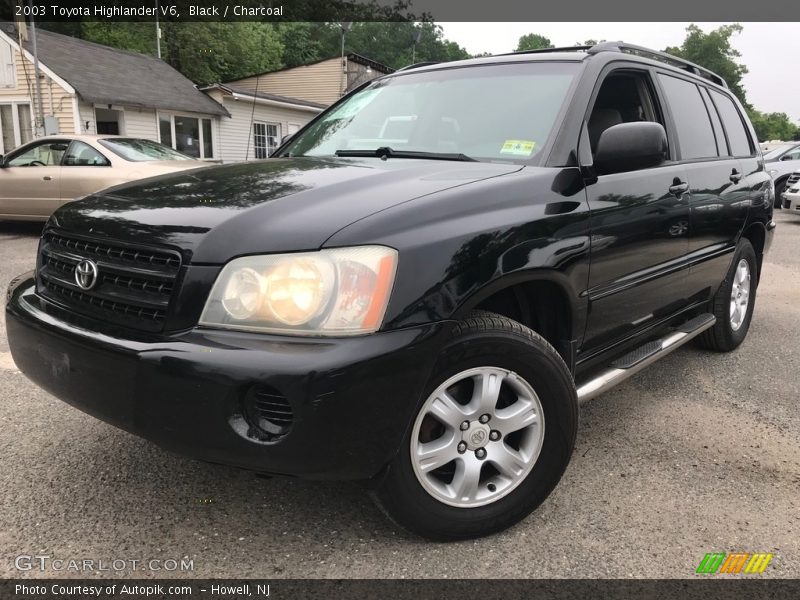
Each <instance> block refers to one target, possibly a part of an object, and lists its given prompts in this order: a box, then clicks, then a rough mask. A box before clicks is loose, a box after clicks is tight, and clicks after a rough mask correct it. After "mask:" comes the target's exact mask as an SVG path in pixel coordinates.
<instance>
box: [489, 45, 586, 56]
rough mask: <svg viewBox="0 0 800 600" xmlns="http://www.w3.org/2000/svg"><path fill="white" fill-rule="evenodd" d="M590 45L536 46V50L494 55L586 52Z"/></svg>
mask: <svg viewBox="0 0 800 600" xmlns="http://www.w3.org/2000/svg"><path fill="white" fill-rule="evenodd" d="M591 48H592V46H562V47H561V48H537V49H536V50H517V51H516V52H504V53H503V54H496V55H495V56H513V55H514V54H545V53H547V52H578V51H582V52H587V51H588V50H589V49H591Z"/></svg>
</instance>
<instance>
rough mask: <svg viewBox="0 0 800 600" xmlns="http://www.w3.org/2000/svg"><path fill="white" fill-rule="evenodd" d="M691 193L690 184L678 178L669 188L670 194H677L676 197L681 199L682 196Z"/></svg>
mask: <svg viewBox="0 0 800 600" xmlns="http://www.w3.org/2000/svg"><path fill="white" fill-rule="evenodd" d="M688 191H689V184H688V183H686V182H685V181H681V180H680V179H678V178H677V177H676V178H675V180H674V181H673V182H672V185H671V186H669V192H670V194H675V196H676V197H678V198H680V197H681V194H684V193H686V192H688Z"/></svg>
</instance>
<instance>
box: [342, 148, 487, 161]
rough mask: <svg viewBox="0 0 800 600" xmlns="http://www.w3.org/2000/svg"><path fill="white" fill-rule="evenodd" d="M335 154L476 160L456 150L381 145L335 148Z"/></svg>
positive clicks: (383, 157) (384, 157)
mask: <svg viewBox="0 0 800 600" xmlns="http://www.w3.org/2000/svg"><path fill="white" fill-rule="evenodd" d="M336 156H341V157H348V156H352V157H361V156H366V157H372V156H374V157H377V158H382V159H384V160H386V159H387V158H425V159H428V160H458V161H463V162H477V161H476V160H475V159H474V158H472V157H469V156H467V155H466V154H461V153H458V152H419V151H416V150H392V149H391V148H389V147H388V146H381V147H380V148H376V149H375V150H337V151H336Z"/></svg>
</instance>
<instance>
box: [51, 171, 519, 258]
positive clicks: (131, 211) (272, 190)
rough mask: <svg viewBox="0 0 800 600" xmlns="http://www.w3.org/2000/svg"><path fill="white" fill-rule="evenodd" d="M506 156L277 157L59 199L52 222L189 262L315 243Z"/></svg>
mask: <svg viewBox="0 0 800 600" xmlns="http://www.w3.org/2000/svg"><path fill="white" fill-rule="evenodd" d="M521 168H522V167H521V166H520V165H513V164H493V163H477V162H475V163H473V162H449V161H435V160H416V159H412V160H409V159H388V160H381V159H377V158H374V159H373V158H368V159H336V158H305V157H303V158H280V159H270V160H264V161H256V162H249V163H236V164H230V165H222V166H213V167H205V168H200V169H192V170H190V171H182V172H178V173H172V174H170V175H163V176H158V177H151V178H149V179H144V180H140V181H136V182H133V183H129V184H124V185H121V186H117V187H114V188H110V189H108V190H105V191H104V192H102V193H99V194H95V195H93V196H90V197H87V198H85V199H83V200H80V201H77V202H72V203H70V204H67V205H66V206H64V207H62V208H61V209H59V210H58V211H56V213H55V214H54V215H53V217H52V219H51V222H50V225H51V226H56V227H60V228H62V229H65V230H68V231H75V232H82V233H91V234H92V235H97V236H106V237H109V238H114V239H120V240H130V241H131V242H137V243H148V244H166V245H171V246H174V247H177V248H179V249H180V250H181V251H182V252H183V254H184V259H185V260H187V261H191V262H193V263H195V264H220V263H223V262H225V261H227V260H229V259H230V258H232V257H234V256H238V255H244V254H257V253H271V252H292V251H300V250H315V249H318V248H320V247H321V246H322V245H323V244H324V243H325V240H327V239H328V238H329V237H331V236H332V235H333V234H334V233H336V232H337V231H339V230H340V229H342V228H343V227H346V226H347V225H349V224H351V223H353V222H355V221H358V220H360V219H363V218H365V217H367V216H369V215H372V214H375V213H376V212H379V211H382V210H386V209H387V208H391V207H393V206H396V205H398V204H401V203H403V202H407V201H410V200H414V199H416V198H419V197H421V196H426V195H429V194H433V193H436V192H439V191H442V190H445V189H450V188H453V187H457V186H462V185H468V184H470V183H474V182H476V181H481V180H484V179H488V178H491V177H499V176H503V175H507V174H509V173H513V172H515V171H519V170H520V169H521Z"/></svg>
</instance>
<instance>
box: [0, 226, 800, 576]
mask: <svg viewBox="0 0 800 600" xmlns="http://www.w3.org/2000/svg"><path fill="white" fill-rule="evenodd" d="M776 212H777V213H779V212H780V211H776ZM776 220H777V221H778V230H777V234H776V236H775V242H774V245H773V248H772V251H771V253H770V254H769V255H768V256H767V259H766V262H765V267H764V273H763V283H762V285H761V288H760V289H759V292H758V305H757V307H756V313H755V319H754V322H753V325H752V328H751V330H750V334H749V336H748V339H747V341H746V342H745V343H744V344H743V346H742V347H741V348H740V349H739V350H738V351H737V352H734V353H732V354H727V355H719V354H710V353H706V352H703V351H700V350H697V349H695V348H693V347H688V348H683V349H681V350H679V351H677V352H675V353H674V354H672V355H671V356H669V357H667V358H666V359H664V360H662V361H661V362H659V363H657V364H656V365H655V366H653V367H651V368H649V369H647V370H645V371H643V372H642V373H641V374H639V375H637V376H636V377H634V378H632V379H631V380H629V381H628V382H626V383H624V384H622V385H621V386H619V387H617V388H616V389H614V390H612V391H610V392H608V393H606V394H604V395H603V396H601V397H599V398H597V399H595V400H593V401H591V402H590V403H588V404H587V405H585V406H584V407H583V408H582V413H581V421H580V431H579V433H578V446H577V449H576V451H575V455H574V456H573V459H572V463H571V464H570V466H569V468H568V470H567V472H566V475H565V476H564V479H563V480H562V481H561V484H560V485H559V486H558V488H557V489H556V490H555V492H554V493H553V494H552V495H551V496H550V498H549V499H548V500H547V501H546V502H545V503H544V504H543V505H542V506H541V507H540V509H539V510H538V511H536V512H535V513H534V514H533V515H531V516H530V517H529V518H528V519H527V520H525V521H524V522H523V523H521V524H520V525H518V526H516V527H514V528H512V529H511V530H509V531H506V532H504V533H501V534H499V535H496V536H493V537H491V538H487V539H482V540H478V541H474V542H473V541H470V542H462V543H455V544H432V543H427V542H424V541H422V540H420V539H417V538H414V537H412V536H409V535H407V534H405V533H403V532H401V531H398V530H397V529H396V528H395V527H393V526H392V525H391V524H390V523H389V522H387V521H386V520H385V519H384V517H383V515H382V514H381V513H380V512H379V511H378V510H377V509H376V508H375V507H374V506H373V505H372V503H371V502H370V500H369V499H368V497H367V496H366V495H365V494H364V492H363V490H362V489H361V488H360V487H359V486H358V485H355V484H349V483H314V482H304V481H298V480H291V479H261V478H257V477H255V476H253V475H251V474H249V473H245V472H241V471H238V470H235V469H230V468H225V467H220V466H214V465H207V464H203V463H199V462H195V461H192V460H188V459H185V458H182V457H178V456H174V455H172V454H169V453H167V452H165V451H162V450H160V449H159V448H157V447H156V446H154V445H152V444H150V443H148V442H145V441H142V440H140V439H137V438H135V437H133V436H132V435H129V434H127V433H124V432H122V431H118V430H116V429H114V428H112V427H111V426H109V425H106V424H104V423H101V422H100V421H97V420H95V419H93V418H91V417H89V416H87V415H84V414H83V413H81V412H79V411H77V410H75V409H73V408H71V407H69V406H67V405H66V404H63V403H61V402H59V401H58V400H55V399H54V398H53V397H51V396H50V395H48V394H47V393H45V392H43V391H41V390H40V389H38V388H37V387H35V386H34V385H33V384H32V383H30V382H29V381H28V380H27V379H26V378H25V377H24V376H23V375H21V374H20V373H19V372H18V371H17V370H16V368H15V367H14V364H13V361H12V360H11V357H10V355H9V353H8V345H7V343H6V339H5V327H4V322H2V321H0V490H2V494H1V495H0V498H1V500H0V577H19V576H28V577H42V576H50V577H53V576H73V577H75V576H91V575H92V573H75V572H66V571H54V570H52V568H48V569H46V570H44V571H39V570H32V571H26V572H20V571H18V570H17V569H16V568H15V566H14V562H15V557H16V556H18V555H20V554H28V555H49V556H50V557H52V558H55V559H65V560H69V559H84V558H87V559H94V560H96V561H97V560H103V561H106V562H107V563H109V562H110V561H111V560H113V559H124V560H127V561H131V560H139V561H145V560H149V559H159V560H162V561H164V560H168V559H176V560H178V561H179V560H180V559H181V558H186V559H187V560H191V561H192V563H193V571H192V572H191V573H183V575H187V574H190V575H191V576H194V577H265V578H278V577H409V578H410V577H442V578H444V577H450V578H459V577H481V578H483V577H654V578H662V577H663V578H681V577H692V576H693V575H694V570H695V568H696V566H697V564H698V563H699V561H700V559H701V558H702V557H703V555H704V554H705V553H706V552H712V551H727V552H733V551H750V552H773V553H774V554H775V558H774V559H773V561H772V563H771V565H770V566H769V568H768V569H767V571H766V572H765V573H764V576H770V577H795V578H796V577H800V493H798V490H800V404H798V398H799V397H800V376H798V372H800V371H799V368H800V252H798V249H800V218H798V217H796V216H792V215H784V214H776ZM39 229H40V227H38V226H35V225H23V224H9V223H0V250H2V262H1V264H0V288H2V289H5V286H6V285H7V284H8V282H9V281H10V279H11V277H12V276H14V275H16V274H17V273H19V272H22V271H24V270H27V269H29V268H31V267H32V266H33V262H34V254H35V251H36V244H37V234H38V230H39ZM162 564H163V563H162ZM139 568H141V566H139ZM95 575H109V576H117V577H120V576H121V577H156V576H158V577H163V576H175V575H179V573H178V572H166V571H164V570H161V571H143V570H134V569H133V568H132V567H131V566H130V563H128V566H126V567H125V568H123V569H122V570H120V571H113V570H112V571H110V572H104V573H95Z"/></svg>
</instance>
